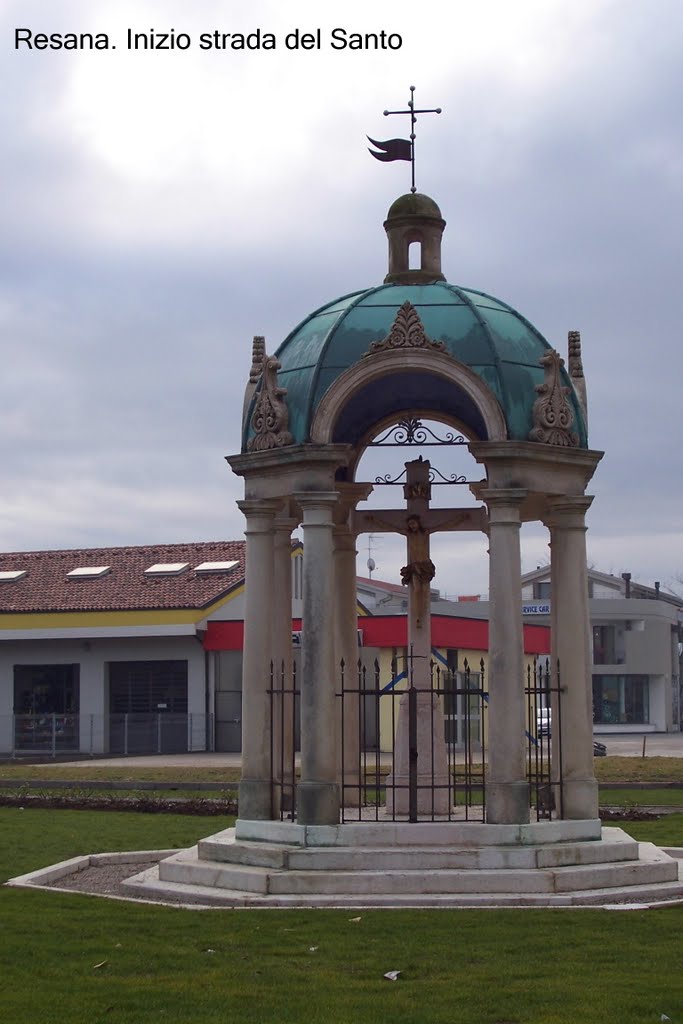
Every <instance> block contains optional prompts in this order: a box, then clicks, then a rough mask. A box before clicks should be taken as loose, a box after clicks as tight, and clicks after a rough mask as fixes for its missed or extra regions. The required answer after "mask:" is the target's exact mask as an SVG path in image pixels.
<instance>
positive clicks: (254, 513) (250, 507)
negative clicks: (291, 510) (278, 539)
mask: <svg viewBox="0 0 683 1024" xmlns="http://www.w3.org/2000/svg"><path fill="white" fill-rule="evenodd" d="M237 507H238V508H239V510H240V512H242V513H243V515H244V516H245V518H246V520H247V532H252V533H253V532H254V531H258V530H259V527H260V529H261V530H268V531H270V530H272V529H273V521H274V519H275V516H276V515H277V513H278V512H279V511H280V508H281V507H282V501H281V500H280V499H279V498H256V499H246V500H244V501H238V502H237Z"/></svg>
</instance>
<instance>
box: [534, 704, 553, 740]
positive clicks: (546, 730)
mask: <svg viewBox="0 0 683 1024" xmlns="http://www.w3.org/2000/svg"><path fill="white" fill-rule="evenodd" d="M551 725H552V712H551V710H550V708H539V709H538V711H537V712H536V735H537V736H550V729H551Z"/></svg>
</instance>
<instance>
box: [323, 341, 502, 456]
mask: <svg viewBox="0 0 683 1024" xmlns="http://www.w3.org/2000/svg"><path fill="white" fill-rule="evenodd" d="M397 385H402V387H401V388H400V390H397ZM408 389H409V390H408ZM413 409H420V410H423V414H424V415H429V416H430V417H432V418H439V414H440V416H441V417H442V418H443V417H444V416H447V417H448V421H449V422H454V423H457V424H458V425H461V426H462V428H463V429H464V430H465V431H466V433H467V434H468V435H469V436H470V437H472V438H473V439H474V440H481V441H504V440H506V439H507V427H506V423H505V416H504V414H503V410H502V409H501V407H500V404H499V403H498V401H497V400H496V398H495V396H494V395H493V394H492V392H491V390H490V388H489V387H488V386H487V385H486V384H485V383H484V381H483V380H482V379H481V377H479V376H478V374H476V373H474V371H472V370H470V369H469V367H467V366H465V365H464V364H463V363H460V362H458V361H457V360H456V359H453V358H452V357H451V356H449V355H447V354H445V353H443V352H436V351H425V350H424V349H415V350H413V351H410V350H396V351H387V352H378V353H376V354H374V355H370V356H367V357H366V358H365V359H362V360H361V361H360V362H358V363H356V364H355V365H354V366H352V367H350V368H349V369H348V370H347V371H346V372H345V373H343V374H342V375H341V376H340V377H338V378H337V380H336V381H335V382H334V383H333V384H332V385H331V387H330V388H329V389H328V390H327V392H326V393H325V395H324V396H323V398H322V400H321V402H320V404H319V406H318V409H317V410H316V413H315V417H314V419H313V423H312V424H311V440H312V441H313V442H315V443H317V444H330V443H344V444H351V445H352V446H354V447H356V446H357V445H358V444H359V443H360V442H361V440H362V438H364V437H366V436H367V435H368V433H369V432H370V431H371V429H372V428H373V427H374V426H375V425H376V424H377V423H378V422H379V421H383V420H386V421H388V420H389V419H391V418H392V417H393V418H394V419H396V418H397V416H398V415H400V413H401V412H406V411H408V410H413Z"/></svg>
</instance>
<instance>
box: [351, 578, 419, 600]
mask: <svg viewBox="0 0 683 1024" xmlns="http://www.w3.org/2000/svg"><path fill="white" fill-rule="evenodd" d="M357 580H358V586H359V587H365V588H371V589H373V590H384V591H388V592H390V593H392V594H402V595H403V597H406V595H407V593H408V590H407V588H406V587H404V586H402V585H401V584H400V583H385V581H384V580H371V579H368V578H367V577H365V576H358V577H357Z"/></svg>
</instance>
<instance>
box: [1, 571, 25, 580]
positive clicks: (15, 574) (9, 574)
mask: <svg viewBox="0 0 683 1024" xmlns="http://www.w3.org/2000/svg"><path fill="white" fill-rule="evenodd" d="M26 572H27V570H26V569H2V570H0V583H14V581H15V580H20V579H21V578H22V577H23V576H25V575H26Z"/></svg>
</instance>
